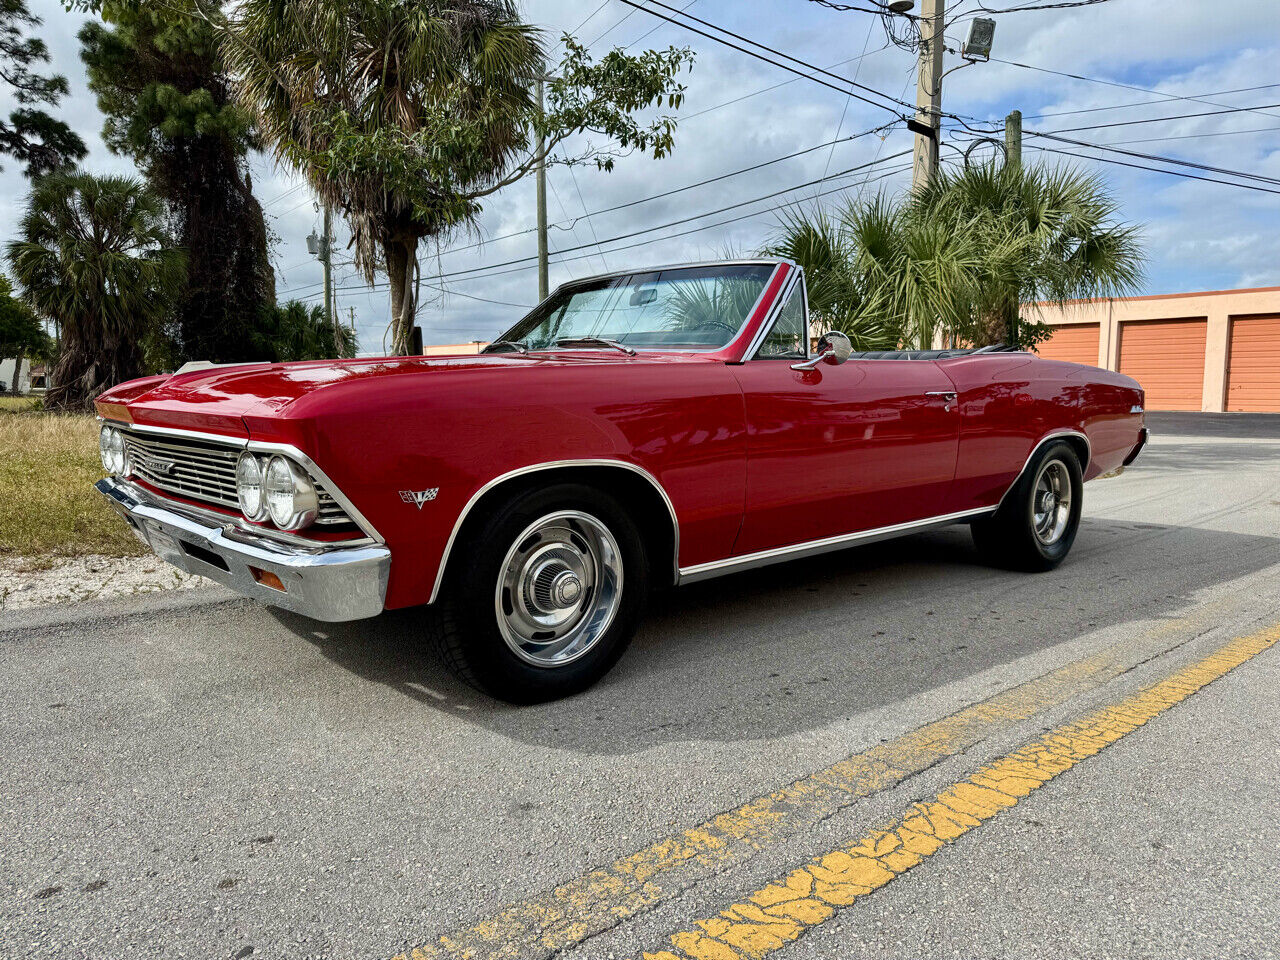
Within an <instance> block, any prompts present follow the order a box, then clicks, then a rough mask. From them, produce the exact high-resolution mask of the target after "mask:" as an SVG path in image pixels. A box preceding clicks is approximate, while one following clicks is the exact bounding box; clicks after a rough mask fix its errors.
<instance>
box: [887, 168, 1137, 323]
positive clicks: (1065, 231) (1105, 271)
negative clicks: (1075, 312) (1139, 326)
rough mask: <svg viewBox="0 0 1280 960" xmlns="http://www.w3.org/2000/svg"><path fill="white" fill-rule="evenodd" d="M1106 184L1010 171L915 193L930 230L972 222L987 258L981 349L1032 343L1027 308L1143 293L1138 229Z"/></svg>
mask: <svg viewBox="0 0 1280 960" xmlns="http://www.w3.org/2000/svg"><path fill="white" fill-rule="evenodd" d="M1118 209H1119V203H1118V201H1117V200H1116V199H1115V198H1114V197H1112V196H1111V194H1110V193H1109V192H1108V191H1107V189H1106V186H1105V184H1104V183H1103V182H1102V180H1101V178H1099V177H1097V176H1094V175H1089V174H1085V173H1082V172H1081V171H1079V170H1076V169H1074V168H1071V167H1052V166H1043V165H1029V166H1027V165H1020V164H1005V165H1002V166H996V165H995V164H987V165H985V166H980V167H974V168H965V169H962V170H959V171H956V172H954V173H952V172H946V171H944V172H942V173H941V174H940V175H939V176H938V177H937V178H936V179H934V180H933V181H932V182H931V183H929V184H928V185H927V186H926V187H924V188H923V189H921V190H920V191H918V192H917V193H916V194H914V195H913V197H912V201H911V212H910V216H911V217H912V218H913V219H914V220H916V221H918V222H920V223H941V224H954V223H966V224H968V228H969V230H971V231H972V233H973V234H974V235H975V237H976V239H977V242H978V246H979V248H980V249H981V250H982V251H983V257H982V262H981V265H980V268H979V270H978V274H977V277H976V280H977V283H976V290H975V293H976V296H975V299H974V302H973V304H972V306H971V310H972V315H973V319H974V327H973V330H972V333H971V335H970V339H971V340H972V341H973V342H974V343H975V344H978V345H985V344H988V343H998V342H1005V343H1009V344H1013V345H1018V344H1020V343H1022V342H1023V341H1024V340H1026V339H1027V337H1026V336H1024V334H1025V333H1026V332H1029V331H1026V330H1024V329H1023V328H1024V327H1025V326H1028V324H1027V323H1026V321H1021V320H1020V310H1019V306H1020V305H1021V304H1024V303H1028V302H1032V301H1038V300H1039V301H1048V302H1051V303H1055V304H1062V303H1065V302H1066V301H1068V300H1087V299H1092V298H1095V297H1115V296H1123V295H1125V294H1128V293H1133V292H1135V291H1136V290H1137V288H1138V284H1139V283H1140V281H1141V280H1142V275H1143V255H1142V251H1141V245H1140V243H1139V239H1138V231H1137V228H1136V227H1134V226H1133V225H1130V224H1123V223H1119V222H1117V221H1116V213H1117V212H1118Z"/></svg>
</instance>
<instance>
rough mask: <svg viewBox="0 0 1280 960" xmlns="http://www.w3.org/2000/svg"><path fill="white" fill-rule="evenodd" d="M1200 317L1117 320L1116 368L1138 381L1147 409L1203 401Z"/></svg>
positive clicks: (1189, 405)
mask: <svg viewBox="0 0 1280 960" xmlns="http://www.w3.org/2000/svg"><path fill="white" fill-rule="evenodd" d="M1207 329H1208V324H1207V323H1206V322H1205V321H1204V320H1202V319H1201V320H1137V321H1131V322H1129V323H1122V324H1120V372H1121V373H1123V374H1127V375H1128V376H1130V377H1133V379H1135V380H1137V381H1138V382H1139V383H1140V384H1142V388H1143V389H1144V390H1146V391H1147V409H1148V410H1199V409H1200V407H1201V405H1202V403H1203V401H1204V347H1205V333H1206V331H1207Z"/></svg>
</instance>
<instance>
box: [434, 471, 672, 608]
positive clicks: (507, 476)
mask: <svg viewBox="0 0 1280 960" xmlns="http://www.w3.org/2000/svg"><path fill="white" fill-rule="evenodd" d="M562 467H621V468H622V469H624V470H630V471H631V472H632V473H634V474H637V475H638V476H641V477H644V479H646V480H648V481H649V483H650V485H651V486H652V487H653V488H654V490H656V491H658V494H659V495H660V496H661V497H662V502H663V503H665V504H666V505H667V512H668V513H669V514H671V533H672V542H673V544H674V550H673V556H672V568H673V570H674V572H675V575H676V578H677V580H678V579H679V576H680V521H679V520H678V519H677V518H676V508H675V505H674V504H672V502H671V497H669V496H668V495H667V491H666V489H665V488H664V487H663V486H662V484H660V483H659V482H658V479H657V478H656V477H655V476H654V475H653V474H651V473H650V472H649V471H648V470H646V469H644V467H640V466H637V465H636V464H634V463H629V462H628V461H626V460H611V459H607V458H601V459H591V460H549V461H547V462H545V463H531V464H529V465H528V466H526V467H520V468H518V469H516V470H508V471H507V472H506V473H504V474H502V475H501V476H497V477H494V478H493V479H492V480H490V481H489V482H488V483H486V484H484V486H482V487H480V489H478V490H477V491H476V492H475V493H473V494H472V495H471V499H469V500H468V501H467V503H466V505H465V506H464V507H463V508H462V512H461V513H459V514H458V519H457V520H455V521H454V524H453V530H451V531H450V532H449V539H448V540H447V541H446V542H445V545H444V552H443V553H441V555H440V566H439V567H438V568H437V569H436V580H435V583H434V584H433V585H432V587H431V598H430V599H429V600H428V601H427V602H428V603H435V602H436V597H437V596H439V594H440V584H441V583H442V582H443V581H444V571H445V568H446V567H447V566H448V564H449V556H450V555H451V554H452V552H453V544H454V541H456V540H457V539H458V531H459V530H461V529H462V524H463V522H464V521H465V520H466V519H467V515H468V514H470V513H471V508H472V507H474V506H475V505H476V503H477V502H479V500H480V498H481V497H483V496H484V495H485V494H486V493H488V492H489V491H490V490H492V489H493V488H494V487H496V486H498V485H499V484H501V483H505V482H506V481H508V480H514V479H515V478H516V477H522V476H526V475H527V474H530V473H541V472H543V471H546V470H557V469H560V468H562Z"/></svg>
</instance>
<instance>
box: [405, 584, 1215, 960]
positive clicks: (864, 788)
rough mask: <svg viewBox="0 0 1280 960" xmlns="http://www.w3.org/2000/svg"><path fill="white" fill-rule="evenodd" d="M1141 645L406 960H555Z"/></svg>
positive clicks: (1091, 677)
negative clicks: (449, 959) (552, 958)
mask: <svg viewBox="0 0 1280 960" xmlns="http://www.w3.org/2000/svg"><path fill="white" fill-rule="evenodd" d="M1206 609H1208V608H1206ZM1188 625H1189V624H1188V621H1187V620H1185V619H1176V620H1171V621H1166V622H1164V623H1163V624H1161V625H1160V626H1158V627H1157V628H1156V629H1155V630H1153V631H1151V633H1150V634H1149V635H1148V636H1149V637H1155V636H1162V635H1164V634H1167V633H1169V632H1172V631H1176V630H1180V629H1187V628H1188ZM1134 645H1135V644H1134V639H1133V638H1129V639H1126V640H1124V641H1122V642H1120V643H1117V644H1116V645H1114V646H1112V647H1110V648H1108V649H1107V650H1104V651H1102V652H1101V653H1098V654H1096V655H1094V656H1091V657H1087V658H1085V659H1083V660H1079V661H1076V662H1075V663H1071V664H1067V665H1066V666H1063V667H1060V668H1058V669H1056V670H1053V671H1050V672H1049V673H1046V674H1044V675H1043V676H1041V677H1037V678H1036V679H1034V680H1029V681H1027V682H1026V683H1022V684H1019V685H1018V686H1016V687H1012V688H1010V689H1008V690H1006V691H1004V692H1002V693H999V694H996V695H995V696H993V697H990V698H989V699H987V700H984V701H981V702H979V703H975V704H972V705H971V706H968V707H965V708H963V709H961V710H958V711H956V712H955V713H953V714H951V715H950V716H948V717H944V718H943V719H941V720H937V721H934V722H932V723H929V724H926V725H924V726H922V727H919V728H917V729H916V730H913V731H911V732H909V733H906V734H904V735H903V736H901V737H898V738H897V739H895V740H891V741H889V742H888V743H883V744H878V745H877V746H874V747H872V748H871V749H869V750H866V751H864V752H863V753H859V754H855V755H854V756H852V757H849V758H847V759H845V760H842V761H840V762H838V763H836V764H833V765H832V766H830V767H827V768H826V769H823V770H819V771H818V772H817V773H815V774H813V775H812V776H808V777H805V778H804V779H802V780H797V781H796V782H794V783H792V784H790V785H788V786H786V787H783V788H782V789H781V790H778V791H776V792H774V793H771V794H767V795H765V796H762V797H757V798H756V799H754V800H752V801H750V802H748V803H746V804H744V805H743V806H741V807H739V808H738V809H736V810H731V811H729V812H727V813H722V814H720V815H718V816H716V817H713V818H712V819H710V820H708V821H706V822H704V823H701V824H699V825H698V826H695V827H693V828H691V829H688V830H685V831H683V832H681V833H677V834H674V835H672V836H669V837H666V838H664V839H662V840H659V841H657V842H656V843H654V844H652V845H650V846H648V847H646V848H645V849H643V850H640V851H638V852H636V853H634V854H631V855H630V856H627V857H623V858H622V859H619V860H616V861H614V862H613V863H611V864H609V865H607V866H605V867H601V868H600V869H597V870H593V871H591V872H590V873H587V874H584V875H583V876H580V877H577V878H575V879H573V880H570V881H569V882H567V883H565V884H563V885H561V886H559V887H556V888H555V889H554V890H551V891H549V892H547V893H544V894H541V895H538V896H535V897H533V898H531V899H529V900H525V901H522V902H520V903H516V904H513V905H511V906H509V907H506V908H504V909H502V910H501V911H499V912H498V913H496V914H494V915H492V916H490V917H489V918H487V919H485V920H482V921H480V922H479V923H476V924H474V925H471V926H468V927H464V928H462V929H459V930H456V931H454V932H452V933H449V934H446V935H444V936H441V937H439V938H438V939H437V940H435V941H434V942H433V943H430V944H426V945H423V946H419V947H416V948H414V949H412V950H410V951H409V952H408V953H405V954H400V955H399V956H397V957H396V958H394V960H405V958H411V960H436V958H446V957H465V958H468V960H471V958H485V957H490V958H513V957H520V958H536V957H546V956H549V955H550V954H552V953H554V952H555V951H557V950H562V949H564V948H566V947H569V946H572V945H573V944H575V943H579V942H581V941H583V940H585V939H587V938H588V937H590V936H593V935H595V934H597V933H600V932H601V931H603V930H607V929H609V928H610V927H612V926H614V925H615V924H617V923H618V922H619V921H621V920H625V919H627V918H629V917H633V916H635V915H636V914H637V913H640V912H641V911H643V910H646V909H648V908H650V907H652V906H653V905H655V904H657V903H661V902H662V901H664V900H667V899H670V898H671V897H673V896H675V895H676V894H678V893H680V892H681V890H683V889H684V888H686V887H688V886H689V885H690V884H691V883H693V882H696V880H697V879H699V878H700V877H702V876H706V875H707V874H709V873H711V872H713V871H715V870H720V869H723V868H724V867H726V866H728V865H730V864H732V863H735V862H738V861H740V860H742V859H745V858H747V857H749V856H751V855H752V854H754V853H755V852H756V851H758V850H761V849H763V848H765V847H768V846H771V845H773V844H775V843H777V842H779V841H781V840H785V839H787V838H788V837H792V836H795V835H797V834H798V833H801V832H802V831H804V830H805V829H807V828H809V827H810V826H812V825H813V824H815V823H817V822H819V821H821V820H823V819H825V818H826V817H828V816H830V815H831V814H833V813H835V812H836V811H838V810H840V809H842V808H843V807H846V806H848V805H849V804H851V803H853V802H855V801H856V800H859V799H861V798H863V797H868V796H871V795H872V794H875V793H878V792H880V791H882V790H886V789H888V788H890V787H894V786H896V785H897V784H899V783H901V782H902V781H903V780H904V779H906V778H907V777H909V776H912V775H913V774H916V773H919V772H921V771H922V770H926V769H928V768H929V767H931V766H933V765H934V764H935V763H937V762H939V761H941V760H944V759H946V758H947V757H949V756H952V755H954V754H956V753H959V752H960V751H963V750H965V749H967V748H969V747H970V746H972V745H973V744H975V743H977V742H979V741H980V740H982V739H984V738H986V737H990V736H993V735H996V734H999V733H1000V732H1001V731H1002V730H1007V729H1009V728H1012V727H1013V726H1014V725H1016V724H1018V723H1020V722H1023V721H1025V720H1027V719H1030V718H1031V717H1034V716H1036V715H1037V714H1039V713H1042V712H1043V711H1045V710H1048V709H1050V708H1052V707H1054V706H1057V705H1059V704H1062V703H1065V702H1067V701H1068V700H1070V699H1071V698H1072V697H1074V696H1077V695H1078V694H1081V693H1084V692H1086V691H1089V690H1092V689H1095V688H1097V687H1099V686H1101V685H1102V684H1104V683H1106V682H1107V681H1109V680H1112V679H1114V678H1115V677H1116V676H1118V675H1119V674H1121V673H1124V672H1125V671H1126V670H1128V669H1130V668H1131V666H1132V664H1131V662H1130V659H1131V658H1132V657H1133V656H1134V653H1133V648H1134Z"/></svg>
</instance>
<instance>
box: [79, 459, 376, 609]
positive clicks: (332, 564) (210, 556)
mask: <svg viewBox="0 0 1280 960" xmlns="http://www.w3.org/2000/svg"><path fill="white" fill-rule="evenodd" d="M94 487H95V489H97V491H98V492H99V493H101V494H102V495H103V496H104V497H106V498H107V502H108V503H109V504H111V506H112V507H113V508H114V509H115V511H116V512H117V513H118V514H120V516H122V517H124V519H125V520H126V521H127V522H128V523H129V526H130V527H132V528H133V532H134V533H136V534H137V535H138V538H139V539H141V540H142V542H143V543H145V544H146V545H147V546H148V547H150V548H151V549H152V550H153V551H154V552H155V554H156V556H158V557H160V558H161V559H162V560H166V561H168V562H169V563H171V564H173V565H174V566H175V567H177V568H178V569H179V570H185V571H187V572H188V573H197V574H199V575H200V576H202V577H208V578H209V579H210V580H215V581H217V582H218V583H221V584H223V585H224V586H228V587H230V588H231V589H232V590H235V591H236V592H237V593H240V594H243V595H244V596H246V597H250V598H252V599H254V600H261V601H262V602H263V603H269V604H273V605H274V606H277V607H283V608H284V609H286V610H292V611H293V612H294V613H300V614H302V615H304V616H307V617H311V618H312V619H315V620H326V621H338V620H359V619H361V618H362V617H372V616H376V615H377V614H379V613H381V612H382V607H383V601H384V598H385V597H386V592H387V576H388V574H389V573H390V570H391V551H390V550H388V549H387V548H386V547H385V546H383V545H382V544H377V543H367V544H364V545H361V546H340V545H337V544H317V545H316V546H314V547H313V546H310V545H305V546H304V545H295V544H293V543H282V542H280V541H278V540H274V539H272V538H270V537H266V536H263V535H262V534H258V533H255V532H254V531H252V530H245V529H243V528H241V527H240V526H238V525H237V524H235V523H233V522H231V521H230V520H228V519H227V518H225V517H223V516H222V515H220V514H216V513H213V512H212V511H208V510H200V509H197V508H194V507H187V506H185V505H184V504H179V503H174V502H172V501H170V500H165V499H162V498H160V497H157V496H155V495H154V494H152V493H150V492H148V491H147V490H144V489H142V488H141V487H138V486H136V485H134V484H132V483H129V482H128V481H126V480H120V479H117V478H115V477H108V478H107V479H105V480H99V481H98V482H97V483H96V484H95V485H94ZM255 570H256V571H258V576H257V577H255V575H254V571H255ZM263 573H267V574H274V575H275V576H276V577H278V578H279V580H280V583H281V584H282V585H283V587H284V590H283V591H280V590H278V589H276V588H275V587H271V586H267V585H266V584H264V583H261V582H259V578H260V577H261V575H262V574H263ZM266 579H268V580H269V579H270V578H269V577H267V578H266Z"/></svg>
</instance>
